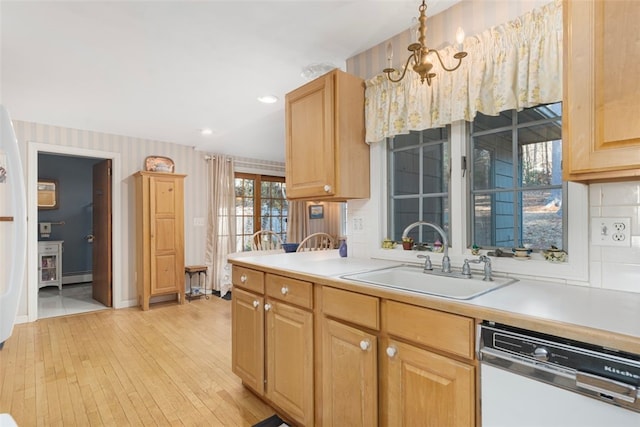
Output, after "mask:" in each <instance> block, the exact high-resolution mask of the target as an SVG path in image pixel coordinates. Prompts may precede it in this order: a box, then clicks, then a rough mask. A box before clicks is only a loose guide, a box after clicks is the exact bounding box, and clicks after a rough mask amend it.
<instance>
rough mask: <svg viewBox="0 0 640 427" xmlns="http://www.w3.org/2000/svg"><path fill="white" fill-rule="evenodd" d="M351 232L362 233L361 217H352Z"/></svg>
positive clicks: (362, 221)
mask: <svg viewBox="0 0 640 427" xmlns="http://www.w3.org/2000/svg"><path fill="white" fill-rule="evenodd" d="M351 225H352V228H351V231H353V232H354V233H362V232H363V231H364V218H362V217H361V216H358V217H353V218H352V220H351Z"/></svg>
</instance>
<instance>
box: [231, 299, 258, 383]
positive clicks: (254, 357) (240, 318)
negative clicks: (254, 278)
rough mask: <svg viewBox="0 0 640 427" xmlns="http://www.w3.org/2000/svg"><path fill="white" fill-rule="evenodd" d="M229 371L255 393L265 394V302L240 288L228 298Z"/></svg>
mask: <svg viewBox="0 0 640 427" xmlns="http://www.w3.org/2000/svg"><path fill="white" fill-rule="evenodd" d="M231 298H232V304H231V316H232V322H231V325H232V326H231V335H232V339H231V342H232V347H231V369H232V371H233V373H234V374H236V375H237V376H239V377H240V378H241V379H242V382H243V383H244V384H245V385H246V386H248V387H250V388H252V389H253V390H254V391H255V392H256V393H258V394H260V395H262V394H263V393H264V312H263V304H264V298H262V296H259V295H256V294H254V293H251V292H247V291H244V290H242V289H240V288H234V289H233V293H232V295H231Z"/></svg>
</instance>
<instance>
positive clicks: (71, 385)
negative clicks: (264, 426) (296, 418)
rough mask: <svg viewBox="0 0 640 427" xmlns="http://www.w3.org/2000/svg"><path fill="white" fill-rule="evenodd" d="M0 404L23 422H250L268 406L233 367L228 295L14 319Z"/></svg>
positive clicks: (0, 357)
mask: <svg viewBox="0 0 640 427" xmlns="http://www.w3.org/2000/svg"><path fill="white" fill-rule="evenodd" d="M0 412H8V413H10V414H11V415H12V416H13V417H14V419H15V420H16V422H17V423H18V425H20V426H21V427H29V426H40V425H42V426H55V425H60V426H62V425H64V426H65V427H66V426H74V425H76V426H104V425H114V426H125V425H132V426H138V425H140V426H147V425H176V426H251V425H252V424H254V423H256V422H258V421H260V420H261V419H264V418H267V417H268V416H270V415H271V414H273V413H274V411H273V409H272V408H270V407H269V406H268V405H266V404H265V403H264V402H262V401H261V400H260V399H259V398H257V397H256V396H255V395H254V394H253V393H251V392H249V391H248V390H247V389H245V388H244V387H243V386H242V384H241V383H240V380H239V379H238V377H236V376H235V375H234V374H233V373H232V372H231V303H230V301H227V300H223V299H220V298H216V297H213V298H211V299H209V300H205V299H200V300H194V301H192V302H191V303H188V304H183V305H178V304H175V303H167V304H153V305H152V308H151V310H149V311H142V310H139V309H138V308H130V309H121V310H103V311H98V312H91V313H86V314H80V315H73V316H67V317H57V318H48V319H42V320H39V321H37V322H33V323H28V324H21V325H16V326H15V328H14V332H13V335H12V336H11V337H10V338H9V339H8V340H7V342H6V343H5V346H4V349H3V350H2V351H0Z"/></svg>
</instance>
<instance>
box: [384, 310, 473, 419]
mask: <svg viewBox="0 0 640 427" xmlns="http://www.w3.org/2000/svg"><path fill="white" fill-rule="evenodd" d="M382 330H383V331H384V332H385V335H386V336H387V337H386V338H385V341H384V344H383V348H382V349H381V351H380V354H381V356H380V357H381V359H382V361H381V362H382V363H381V368H382V369H381V375H382V378H384V382H383V384H382V386H381V387H380V396H381V403H380V406H381V417H380V418H381V425H384V426H387V425H394V426H413V425H417V424H420V423H422V420H424V419H428V420H429V423H428V425H434V426H468V427H473V426H474V425H475V416H476V405H475V402H476V394H475V389H476V388H475V375H476V371H475V365H474V362H473V358H474V352H473V349H474V320H473V319H471V318H468V317H464V316H458V315H455V314H451V313H445V312H442V311H438V310H431V309H428V308H424V307H418V306H414V305H411V304H405V303H400V302H397V301H389V300H387V301H383V304H382ZM432 350H433V351H432ZM449 355H451V356H449ZM454 357H456V358H462V359H465V360H466V362H465V361H459V360H456V359H455V358H454Z"/></svg>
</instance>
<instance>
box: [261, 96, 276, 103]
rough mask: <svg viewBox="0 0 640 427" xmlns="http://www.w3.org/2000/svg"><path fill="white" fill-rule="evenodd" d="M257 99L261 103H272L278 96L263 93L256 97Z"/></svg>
mask: <svg viewBox="0 0 640 427" xmlns="http://www.w3.org/2000/svg"><path fill="white" fill-rule="evenodd" d="M258 101H260V102H262V103H263V104H273V103H275V102H278V97H277V96H275V95H264V96H260V97H258Z"/></svg>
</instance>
